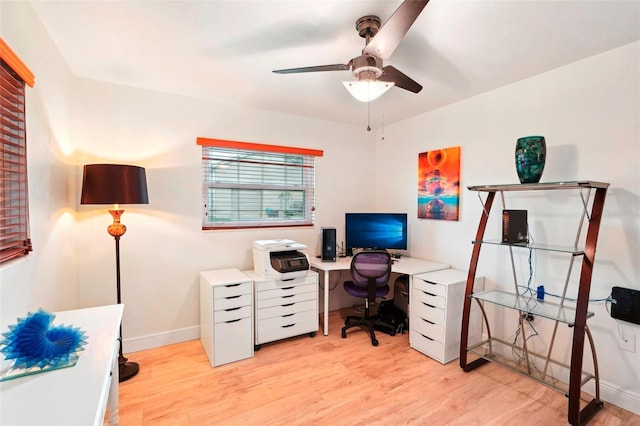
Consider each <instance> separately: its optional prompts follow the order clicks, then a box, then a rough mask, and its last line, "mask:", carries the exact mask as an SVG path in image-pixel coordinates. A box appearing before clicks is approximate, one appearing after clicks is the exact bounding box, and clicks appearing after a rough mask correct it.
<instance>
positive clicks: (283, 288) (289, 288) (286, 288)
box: [282, 286, 294, 290]
mask: <svg viewBox="0 0 640 426" xmlns="http://www.w3.org/2000/svg"><path fill="white" fill-rule="evenodd" d="M292 288H294V287H293V286H291V287H282V290H291V289H292Z"/></svg>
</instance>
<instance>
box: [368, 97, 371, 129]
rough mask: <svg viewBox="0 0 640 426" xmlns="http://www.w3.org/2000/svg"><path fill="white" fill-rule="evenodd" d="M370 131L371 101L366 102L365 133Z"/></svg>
mask: <svg viewBox="0 0 640 426" xmlns="http://www.w3.org/2000/svg"><path fill="white" fill-rule="evenodd" d="M370 131H371V101H369V102H367V132H370Z"/></svg>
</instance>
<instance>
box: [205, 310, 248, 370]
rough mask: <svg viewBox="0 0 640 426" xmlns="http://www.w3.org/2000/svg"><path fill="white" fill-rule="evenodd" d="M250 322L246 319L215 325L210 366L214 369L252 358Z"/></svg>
mask: <svg viewBox="0 0 640 426" xmlns="http://www.w3.org/2000/svg"><path fill="white" fill-rule="evenodd" d="M252 322H253V318H251V317H247V318H242V319H240V320H238V321H235V322H225V323H220V324H216V325H215V332H214V335H215V337H214V348H213V349H214V350H213V359H212V360H210V361H211V365H213V366H214V367H216V366H218V365H222V364H227V363H229V362H233V361H238V360H241V359H245V358H251V357H252V356H253V339H252V336H251V326H252Z"/></svg>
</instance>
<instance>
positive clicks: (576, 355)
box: [460, 180, 609, 425]
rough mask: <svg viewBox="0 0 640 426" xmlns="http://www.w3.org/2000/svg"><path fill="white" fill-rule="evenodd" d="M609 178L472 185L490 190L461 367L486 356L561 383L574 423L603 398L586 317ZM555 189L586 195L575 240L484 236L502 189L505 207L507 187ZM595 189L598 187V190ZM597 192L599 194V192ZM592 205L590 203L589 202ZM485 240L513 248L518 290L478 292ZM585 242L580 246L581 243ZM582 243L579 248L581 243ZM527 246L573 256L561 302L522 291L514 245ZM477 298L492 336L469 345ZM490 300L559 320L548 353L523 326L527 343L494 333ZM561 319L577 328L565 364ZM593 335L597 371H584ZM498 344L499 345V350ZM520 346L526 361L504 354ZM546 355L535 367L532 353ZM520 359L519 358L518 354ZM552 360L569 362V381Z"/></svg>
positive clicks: (476, 248) (473, 264)
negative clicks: (571, 287)
mask: <svg viewBox="0 0 640 426" xmlns="http://www.w3.org/2000/svg"><path fill="white" fill-rule="evenodd" d="M608 187H609V184H608V183H604V182H596V181H590V180H583V181H568V182H548V183H531V184H506V185H479V186H470V187H469V190H470V191H477V192H486V193H487V195H486V200H485V201H482V197H480V199H481V202H482V207H483V214H481V216H480V223H479V224H478V231H477V233H476V237H475V239H474V240H473V251H472V254H471V261H470V266H469V276H468V277H467V286H466V290H465V296H466V297H465V301H464V309H463V312H462V333H461V343H460V367H461V368H462V369H463V370H464V371H466V372H469V371H472V370H473V369H475V368H477V367H480V366H481V365H483V364H485V363H486V362H493V363H496V364H499V365H501V366H503V367H505V368H508V369H509V370H512V371H514V372H516V373H518V374H522V375H524V376H527V377H529V378H531V379H532V380H535V381H537V382H539V383H542V384H544V385H546V386H549V387H551V388H553V389H556V390H558V391H560V392H562V393H564V394H565V395H566V396H567V399H568V413H567V418H568V421H569V423H570V424H572V425H580V424H584V423H586V422H588V421H589V419H591V417H593V415H594V414H595V413H596V412H597V411H598V410H599V409H600V408H602V405H603V403H602V401H601V400H600V384H599V378H598V362H597V357H596V353H595V345H594V343H593V339H592V337H591V333H590V332H589V328H588V327H587V319H588V318H590V317H592V316H593V313H592V312H589V311H588V310H587V308H588V305H589V292H590V288H591V276H592V274H593V264H594V260H595V253H596V244H597V241H598V233H599V230H600V222H601V219H602V211H603V210H604V200H605V196H606V193H607V188H608ZM556 190H578V191H579V192H580V198H581V201H582V217H581V219H580V226H579V227H578V229H577V231H576V238H575V242H574V245H573V246H569V247H560V246H551V245H545V244H540V243H538V242H536V243H535V244H522V243H521V244H504V243H502V242H501V241H494V240H491V239H489V240H487V239H485V238H484V233H485V230H486V227H487V222H488V221H489V215H490V213H491V207H492V206H493V202H494V200H495V196H496V194H497V193H500V195H501V198H502V207H503V209H504V208H505V196H504V193H505V192H516V191H556ZM593 190H594V191H593ZM594 193H595V194H594ZM589 205H590V206H591V207H590V208H589ZM585 220H586V221H587V222H588V226H587V232H586V237H584V238H583V239H584V241H583V244H579V243H578V241H580V240H582V238H580V237H581V230H582V229H581V228H582V224H583V222H584V221H585ZM483 244H495V245H503V246H505V247H507V248H508V249H509V251H510V254H511V266H512V269H513V275H514V292H513V293H509V292H506V291H503V290H497V289H496V290H490V291H484V292H480V293H474V292H473V283H474V280H475V275H476V270H477V267H478V262H479V258H480V248H481V247H482V245H483ZM580 246H581V247H580ZM579 247H580V248H579ZM514 248H515V249H516V250H517V249H520V248H523V249H528V250H546V251H552V252H556V253H564V254H566V255H567V256H568V258H569V262H570V265H569V268H568V273H567V276H566V277H565V284H564V291H563V293H562V296H561V298H560V303H553V302H549V301H539V300H537V299H535V298H534V297H533V296H531V297H529V296H528V295H523V294H518V293H519V287H518V284H517V280H516V268H515V264H514V261H513V253H512V252H511V251H512V249H514ZM578 256H580V258H581V261H582V266H581V268H580V281H579V284H578V295H577V298H576V299H575V303H574V302H573V301H571V303H569V305H570V306H567V305H566V304H565V302H568V301H569V300H568V299H567V298H566V296H565V295H566V292H567V288H568V284H569V282H570V276H571V271H572V270H573V268H572V266H573V262H574V260H575V259H577V258H578ZM473 299H475V300H476V302H478V304H479V305H480V307H481V311H482V315H483V319H484V324H485V327H486V332H487V336H488V337H487V339H486V340H484V341H483V342H481V343H480V344H478V345H475V346H471V347H470V346H469V343H468V342H469V320H470V315H471V314H470V312H471V302H472V300H473ZM486 303H491V304H493V305H497V306H502V307H504V308H508V309H514V310H517V311H520V312H521V313H526V314H532V315H534V316H537V317H540V318H546V319H549V320H551V321H554V322H555V324H554V329H553V333H552V334H551V339H550V344H549V349H548V353H547V354H546V355H540V354H536V353H533V352H532V351H530V348H527V344H526V337H525V336H524V331H523V332H522V334H523V336H521V337H522V342H523V343H522V347H518V346H516V345H514V344H510V343H508V342H506V341H504V340H500V339H498V338H496V337H494V336H492V335H491V330H490V327H489V321H488V318H487V315H486V312H485V310H484V304H486ZM523 322H524V321H523V319H522V315H521V316H520V330H523ZM559 324H566V325H568V326H569V327H571V328H572V330H573V337H572V342H571V343H572V345H571V361H570V364H568V365H565V364H561V363H559V362H557V361H554V360H553V359H552V349H553V344H554V339H555V337H556V329H557V327H558V325H559ZM586 340H588V343H589V347H590V350H591V355H592V356H591V358H592V361H593V371H594V373H593V374H585V373H584V372H583V368H582V366H583V361H584V359H583V356H584V350H585V348H584V346H585V341H586ZM496 349H499V350H496ZM509 350H517V351H521V354H522V357H521V358H522V359H523V360H524V362H522V361H520V362H518V361H512V360H509V359H508V358H506V357H504V356H503V354H504V353H508V352H505V351H509ZM467 355H473V356H475V357H476V359H474V360H469V359H468V358H467ZM534 358H541V359H543V360H544V365H545V367H544V368H543V370H542V371H541V370H539V369H537V368H532V363H531V361H532V359H534ZM514 359H516V358H514ZM550 365H555V366H562V367H564V368H566V370H567V372H568V383H564V382H562V381H560V380H558V379H556V378H553V377H551V376H549V375H548V374H547V371H548V367H549V366H550ZM592 379H593V380H594V382H595V398H593V400H591V401H590V402H589V403H587V404H586V405H585V406H582V407H581V400H580V396H581V392H582V386H584V384H585V383H586V382H587V381H589V380H592Z"/></svg>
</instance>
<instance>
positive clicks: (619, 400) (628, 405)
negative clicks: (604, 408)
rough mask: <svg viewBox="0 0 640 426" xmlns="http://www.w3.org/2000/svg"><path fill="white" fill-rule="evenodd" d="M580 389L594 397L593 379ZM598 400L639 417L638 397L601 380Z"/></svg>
mask: <svg viewBox="0 0 640 426" xmlns="http://www.w3.org/2000/svg"><path fill="white" fill-rule="evenodd" d="M582 389H583V390H584V391H585V392H587V393H588V394H590V395H595V393H596V386H595V383H594V382H593V379H592V380H589V382H587V383H586V384H585V385H584V387H583V388H582ZM600 400H602V401H604V403H605V404H607V403H609V404H612V405H615V406H616V407H620V408H624V409H625V410H627V411H631V412H632V413H634V414H638V415H640V395H636V394H633V393H631V392H627V391H624V390H621V389H618V388H616V387H614V386H612V385H611V384H610V383H607V382H604V381H602V380H600Z"/></svg>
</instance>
